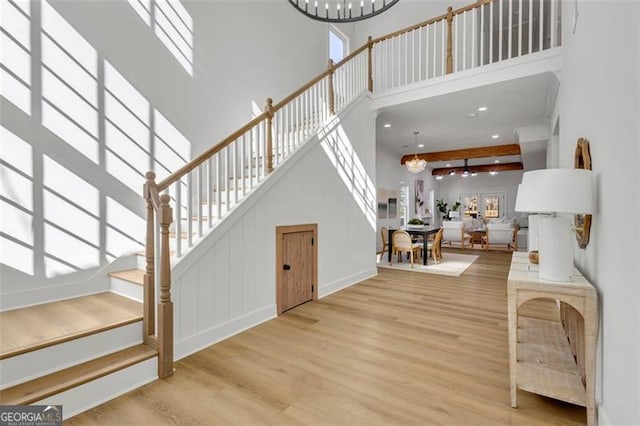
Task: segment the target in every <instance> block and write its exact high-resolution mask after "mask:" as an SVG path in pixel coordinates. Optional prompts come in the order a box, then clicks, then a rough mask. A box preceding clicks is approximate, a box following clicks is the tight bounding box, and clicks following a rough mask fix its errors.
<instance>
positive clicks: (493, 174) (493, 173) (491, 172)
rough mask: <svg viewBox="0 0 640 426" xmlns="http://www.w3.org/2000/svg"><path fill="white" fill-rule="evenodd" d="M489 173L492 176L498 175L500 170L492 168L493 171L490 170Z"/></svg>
mask: <svg viewBox="0 0 640 426" xmlns="http://www.w3.org/2000/svg"><path fill="white" fill-rule="evenodd" d="M489 174H490V175H491V176H495V175H497V174H498V172H496V171H495V170H491V171H490V172H489Z"/></svg>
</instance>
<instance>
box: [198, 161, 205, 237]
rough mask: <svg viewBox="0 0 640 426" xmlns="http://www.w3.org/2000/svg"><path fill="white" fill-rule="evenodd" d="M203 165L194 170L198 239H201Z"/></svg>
mask: <svg viewBox="0 0 640 426" xmlns="http://www.w3.org/2000/svg"><path fill="white" fill-rule="evenodd" d="M202 168H203V165H202V164H201V165H200V166H198V168H197V169H196V174H197V177H196V179H198V181H197V182H198V187H197V193H196V205H197V206H198V213H197V215H198V216H197V218H198V237H200V238H202V216H203V214H202V206H203V203H202V178H203V174H204V173H203V170H202Z"/></svg>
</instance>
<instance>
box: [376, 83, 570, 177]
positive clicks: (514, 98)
mask: <svg viewBox="0 0 640 426" xmlns="http://www.w3.org/2000/svg"><path fill="white" fill-rule="evenodd" d="M557 87H558V85H557V79H556V77H555V76H554V75H553V74H552V73H544V74H538V75H535V76H531V77H526V78H520V79H516V80H510V81H505V82H501V83H498V84H493V85H488V86H483V87H477V88H474V89H469V90H465V91H461V92H455V93H451V94H447V95H443V96H437V97H433V98H428V99H423V100H420V101H415V102H410V103H405V104H400V105H394V106H391V107H385V108H383V109H381V111H380V114H379V115H378V118H377V122H376V137H377V144H378V146H379V147H383V148H385V149H386V150H388V151H389V152H392V153H396V154H397V155H398V160H399V159H400V157H401V156H403V155H406V154H413V153H414V150H415V145H414V136H413V132H414V131H416V130H417V131H419V132H420V134H419V135H418V143H422V144H424V145H425V147H424V148H418V152H435V151H445V150H451V149H463V148H475V147H481V146H490V145H504V144H509V143H517V142H518V141H517V140H516V135H515V134H514V130H515V129H516V128H519V127H526V126H532V125H540V124H546V123H547V121H548V116H549V115H550V114H551V108H552V106H553V104H554V101H555V96H556V94H557ZM481 106H486V107H487V111H484V112H478V108H479V107H481ZM473 113H475V114H476V115H475V116H474V117H470V116H469V114H473ZM385 123H389V124H391V127H390V128H385V127H384V124H385ZM496 134H497V135H499V137H498V138H497V139H493V138H492V137H491V136H492V135H496ZM544 146H545V145H544V144H543V145H541V148H540V149H541V150H544V149H545V148H544ZM533 154H535V153H533ZM539 154H540V153H538V155H539ZM494 160H495V159H472V160H469V165H473V164H488V163H493V162H494ZM499 160H500V162H502V163H506V162H513V161H521V159H520V156H510V157H500V158H499ZM449 164H451V165H452V166H462V165H463V161H462V160H460V161H454V162H449ZM429 166H430V167H434V168H435V167H445V166H446V163H445V162H441V163H430V164H429Z"/></svg>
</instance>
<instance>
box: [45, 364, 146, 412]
mask: <svg viewBox="0 0 640 426" xmlns="http://www.w3.org/2000/svg"><path fill="white" fill-rule="evenodd" d="M157 379H158V357H153V358H151V359H148V360H146V361H143V362H140V363H138V364H135V365H132V366H131V367H128V368H124V369H122V370H119V371H116V372H115V373H111V374H109V375H107V376H104V377H101V378H99V379H96V380H93V381H90V382H87V383H85V384H84V385H81V386H77V387H75V388H73V389H69V390H67V391H64V392H61V393H59V394H57V395H53V396H50V397H48V398H45V399H43V400H41V401H37V402H35V403H34V404H38V405H62V415H63V419H64V420H67V419H69V418H70V417H72V416H75V415H76V414H80V413H82V412H83V411H86V410H89V409H91V408H93V407H96V406H98V405H100V404H103V403H105V402H107V401H110V400H112V399H114V398H116V397H118V396H120V395H123V394H125V393H127V392H129V391H131V390H134V389H136V388H139V387H141V386H143V385H145V384H147V383H150V382H153V381H154V380H157Z"/></svg>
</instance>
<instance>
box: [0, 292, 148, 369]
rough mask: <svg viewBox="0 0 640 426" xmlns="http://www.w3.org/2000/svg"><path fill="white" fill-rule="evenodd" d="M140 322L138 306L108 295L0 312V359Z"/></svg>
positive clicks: (136, 303) (133, 302) (139, 308)
mask: <svg viewBox="0 0 640 426" xmlns="http://www.w3.org/2000/svg"><path fill="white" fill-rule="evenodd" d="M141 320H142V304H141V303H139V302H136V301H134V300H130V299H128V298H126V297H122V296H119V295H117V294H114V293H110V292H104V293H98V294H93V295H90V296H82V297H77V298H74V299H67V300H62V301H59V302H51V303H45V304H42V305H37V306H31V307H27V308H20V309H14V310H11V311H5V312H0V336H1V338H0V359H5V358H9V357H12V356H16V355H19V354H22V353H26V352H30V351H35V350H38V349H41V348H44V347H47V346H52V345H55V344H58V343H62V342H66V341H69V340H73V339H77V338H80V337H84V336H88V335H91V334H94V333H98V332H101V331H105V330H110V329H112V328H116V327H120V326H123V325H127V324H131V323H133V322H136V321H141Z"/></svg>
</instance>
